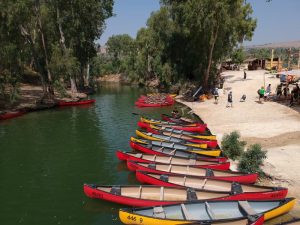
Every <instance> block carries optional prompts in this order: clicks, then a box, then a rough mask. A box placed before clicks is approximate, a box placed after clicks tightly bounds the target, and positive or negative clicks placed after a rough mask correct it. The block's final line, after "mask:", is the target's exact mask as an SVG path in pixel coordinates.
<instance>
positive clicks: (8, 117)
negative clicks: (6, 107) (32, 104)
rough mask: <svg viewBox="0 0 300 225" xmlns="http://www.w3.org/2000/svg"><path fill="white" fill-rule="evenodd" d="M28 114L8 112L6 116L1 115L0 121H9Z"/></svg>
mask: <svg viewBox="0 0 300 225" xmlns="http://www.w3.org/2000/svg"><path fill="white" fill-rule="evenodd" d="M25 113H26V112H21V111H17V112H7V113H4V114H1V115H0V120H8V119H12V118H15V117H19V116H22V115H24V114H25Z"/></svg>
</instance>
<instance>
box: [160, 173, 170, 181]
mask: <svg viewBox="0 0 300 225" xmlns="http://www.w3.org/2000/svg"><path fill="white" fill-rule="evenodd" d="M160 179H161V180H162V181H164V182H169V176H168V175H166V174H162V175H160Z"/></svg>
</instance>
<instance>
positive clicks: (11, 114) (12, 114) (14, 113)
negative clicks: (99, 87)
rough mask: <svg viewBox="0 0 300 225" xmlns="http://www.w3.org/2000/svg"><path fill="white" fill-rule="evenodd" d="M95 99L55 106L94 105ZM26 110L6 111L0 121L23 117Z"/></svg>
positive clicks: (0, 116)
mask: <svg viewBox="0 0 300 225" xmlns="http://www.w3.org/2000/svg"><path fill="white" fill-rule="evenodd" d="M95 102H96V100H95V99H88V100H80V101H69V102H67V101H58V102H57V106H59V107H65V106H78V105H87V104H93V103H95ZM28 112H29V111H28V110H17V111H8V112H5V113H2V114H0V120H8V119H12V118H15V117H19V116H22V115H24V114H25V113H28Z"/></svg>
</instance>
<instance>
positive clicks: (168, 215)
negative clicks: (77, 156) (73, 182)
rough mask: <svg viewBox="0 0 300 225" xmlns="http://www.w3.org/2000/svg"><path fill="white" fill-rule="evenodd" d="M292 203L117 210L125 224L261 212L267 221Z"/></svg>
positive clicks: (172, 224)
mask: <svg viewBox="0 0 300 225" xmlns="http://www.w3.org/2000/svg"><path fill="white" fill-rule="evenodd" d="M295 203H296V199H294V198H287V199H284V200H275V201H256V202H255V201H226V202H224V201H223V202H221V201H202V202H196V203H189V204H178V205H171V206H157V207H148V208H137V209H120V210H119V217H120V220H121V221H122V222H123V223H124V224H141V225H157V224H160V225H178V224H190V223H193V222H199V221H201V220H202V221H203V220H205V221H206V222H209V221H216V222H217V221H220V222H221V221H222V222H224V223H225V222H230V220H235V219H244V218H247V216H249V215H258V214H263V215H264V220H265V221H266V220H269V219H272V218H274V217H277V216H280V215H282V214H285V213H287V212H289V211H290V210H291V209H292V208H293V207H294V205H295ZM212 218H213V220H212ZM218 224H219V223H218ZM221 224H222V223H221ZM229 224H230V223H229ZM233 224H234V223H233Z"/></svg>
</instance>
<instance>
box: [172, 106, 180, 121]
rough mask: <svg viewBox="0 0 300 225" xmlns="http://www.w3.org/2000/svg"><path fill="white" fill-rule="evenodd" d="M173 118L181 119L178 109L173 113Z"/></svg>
mask: <svg viewBox="0 0 300 225" xmlns="http://www.w3.org/2000/svg"><path fill="white" fill-rule="evenodd" d="M172 117H173V118H174V119H179V118H180V114H179V111H178V109H177V108H175V109H174V110H173V111H172Z"/></svg>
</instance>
